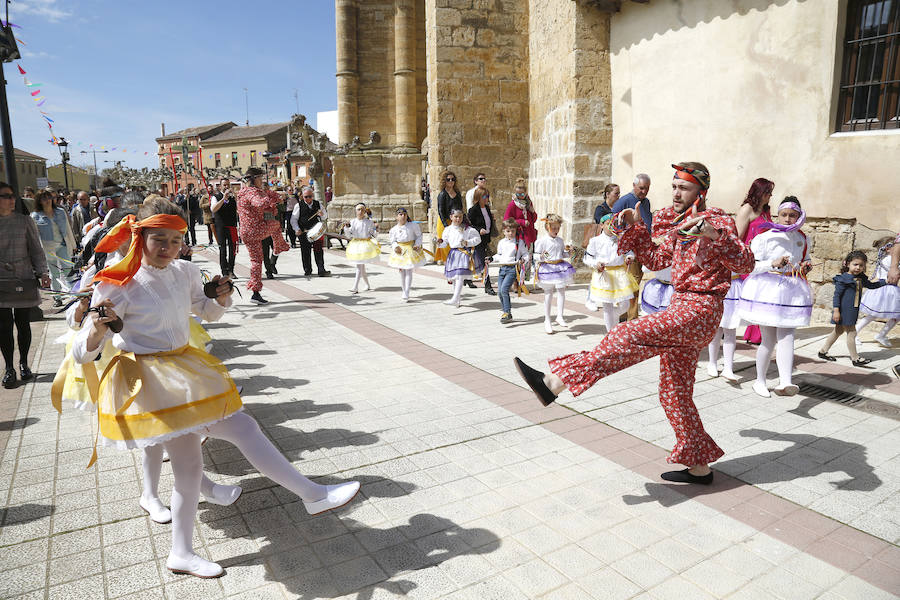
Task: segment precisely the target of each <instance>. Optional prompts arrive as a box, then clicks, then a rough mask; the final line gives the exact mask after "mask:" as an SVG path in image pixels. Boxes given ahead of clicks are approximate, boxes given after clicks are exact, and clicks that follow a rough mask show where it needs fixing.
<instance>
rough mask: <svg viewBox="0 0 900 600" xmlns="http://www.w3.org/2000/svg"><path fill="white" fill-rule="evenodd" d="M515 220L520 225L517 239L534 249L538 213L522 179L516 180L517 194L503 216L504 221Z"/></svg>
mask: <svg viewBox="0 0 900 600" xmlns="http://www.w3.org/2000/svg"><path fill="white" fill-rule="evenodd" d="M507 219H513V220H515V222H516V225H518V229H517V230H516V239H517V240H522V242H524V243H525V247H526V248H527V249H529V250H532V249H533V246H534V241H535V240H536V239H537V228H536V227H535V225H534V224H535V223H537V212H536V211H535V210H534V204H532V202H531V197H530V196H529V195H528V188H527V187H526V185H525V180H524V179H522V178H521V177H520V178H518V179H516V187H515V193H514V194H513V198H512V200H510V202H509V204H508V205H507V207H506V212H505V213H504V214H503V220H504V221H505V220H507Z"/></svg>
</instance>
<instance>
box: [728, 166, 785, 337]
mask: <svg viewBox="0 0 900 600" xmlns="http://www.w3.org/2000/svg"><path fill="white" fill-rule="evenodd" d="M774 190H775V183H774V182H772V181H769V180H768V179H764V178H762V177H760V178H758V179H756V180H754V181H753V183H752V184H751V185H750V190H749V191H748V192H747V196H746V197H745V198H744V201H743V202H742V203H741V206H740V208H738V212H737V215H735V217H734V224H735V226H736V227H737V232H738V237H739V238H740V239H741V241H742V242H744V243H745V244H747V245H748V246H749V245H750V242H752V241H753V238H755V237H756V236H757V235H758V234H760V233H762V232H764V231H765V228H764V227H763V223H771V222H772V213H771V211H770V209H769V200H770V199H771V198H772V192H773V191H774ZM766 227H768V226H766ZM746 278H747V276H746V275H742V276H741V279H746ZM744 341H745V342H747V343H748V344H759V343H760V342H761V341H762V333H760V329H759V325H748V326H747V329H746V330H745V331H744Z"/></svg>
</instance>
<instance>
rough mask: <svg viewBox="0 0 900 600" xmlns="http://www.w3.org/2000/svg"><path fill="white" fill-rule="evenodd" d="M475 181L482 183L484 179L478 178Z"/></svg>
mask: <svg viewBox="0 0 900 600" xmlns="http://www.w3.org/2000/svg"><path fill="white" fill-rule="evenodd" d="M475 181H484V177H479V178H477V179H476V180H475Z"/></svg>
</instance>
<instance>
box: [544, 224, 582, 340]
mask: <svg viewBox="0 0 900 600" xmlns="http://www.w3.org/2000/svg"><path fill="white" fill-rule="evenodd" d="M562 223H563V219H562V217H560V216H559V215H556V214H553V213H550V214H548V215H547V216H546V217H545V218H544V228H545V229H546V230H547V235H545V236H544V237H542V238H538V240H537V241H536V242H535V243H534V264H535V265H536V266H537V268H536V269H535V274H534V282H535V283H536V284H537V285H539V286H541V288H542V289H543V290H544V331H546V332H547V333H553V325H552V324H551V323H550V307H551V306H552V305H553V294H554V293H556V324H557V325H559V326H560V327H565V326H566V325H567V323H566V320H565V318H563V308H564V307H565V305H566V288H567V287H568V286H570V285H572V284H573V283H575V267H573V266H572V263H570V262H569V261H567V260H566V259H567V258H569V250H570V249H571V246H568V245H566V243H565V242H564V241H563V239H562V238H561V237H559V230H560V228H561V227H562Z"/></svg>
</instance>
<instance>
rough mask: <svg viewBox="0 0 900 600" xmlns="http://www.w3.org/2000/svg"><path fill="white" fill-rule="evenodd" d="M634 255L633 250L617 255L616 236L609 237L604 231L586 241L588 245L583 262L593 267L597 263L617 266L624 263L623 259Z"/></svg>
mask: <svg viewBox="0 0 900 600" xmlns="http://www.w3.org/2000/svg"><path fill="white" fill-rule="evenodd" d="M629 256H634V253H633V252H628V253H626V254H623V255H619V241H618V240H617V239H616V238H612V237H609V236H608V235H606V234H605V233H601V234H600V235H597V236H594V237H592V238H591V241H590V242H588V247H587V249H586V250H585V252H584V259H583V262H584V264H585V265H587V266H589V267H591V268H594V267H596V266H597V265H604V266H607V267H618V266H620V265H624V264H625V259H626V258H627V257H629Z"/></svg>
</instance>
